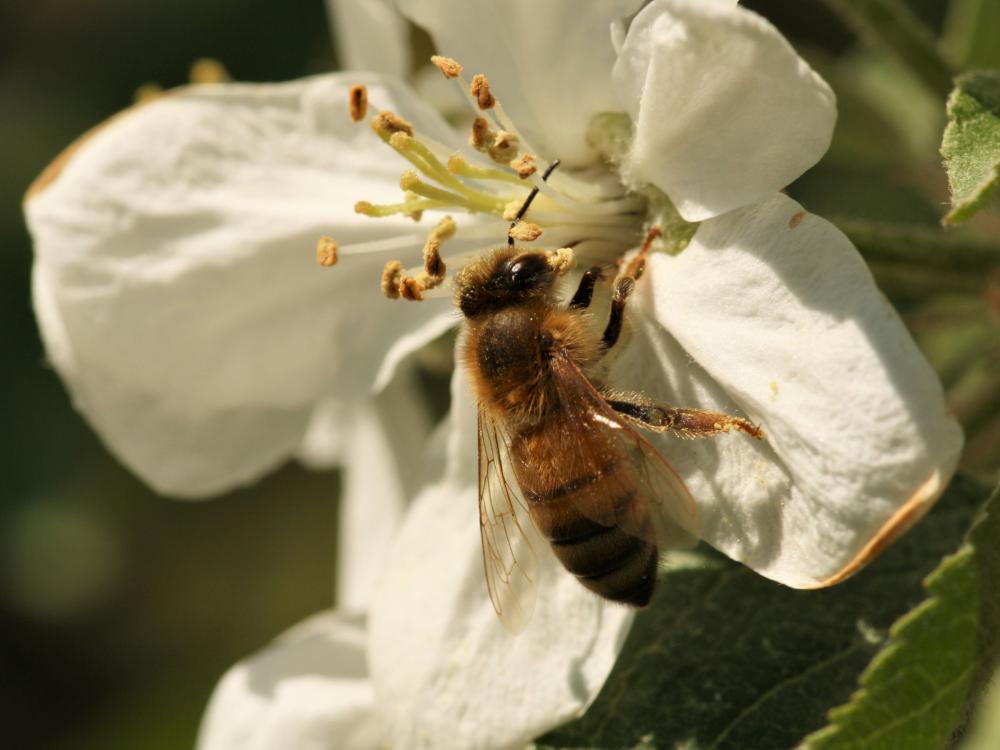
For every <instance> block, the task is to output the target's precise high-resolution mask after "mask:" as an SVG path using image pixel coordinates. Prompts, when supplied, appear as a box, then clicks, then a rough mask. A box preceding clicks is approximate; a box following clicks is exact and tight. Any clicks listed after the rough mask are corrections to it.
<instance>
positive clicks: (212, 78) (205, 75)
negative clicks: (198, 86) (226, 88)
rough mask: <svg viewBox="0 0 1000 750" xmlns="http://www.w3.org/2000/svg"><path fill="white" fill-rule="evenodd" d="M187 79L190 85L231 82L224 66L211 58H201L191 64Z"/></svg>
mask: <svg viewBox="0 0 1000 750" xmlns="http://www.w3.org/2000/svg"><path fill="white" fill-rule="evenodd" d="M188 78H189V79H190V80H191V83H226V82H228V81H230V80H232V79H231V78H230V76H229V71H228V70H226V66H225V65H223V64H222V63H220V62H219V61H218V60H213V59H212V58H211V57H203V58H201V59H200V60H195V61H194V62H193V63H191V70H190V71H188Z"/></svg>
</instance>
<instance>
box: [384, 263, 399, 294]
mask: <svg viewBox="0 0 1000 750" xmlns="http://www.w3.org/2000/svg"><path fill="white" fill-rule="evenodd" d="M402 276H403V264H402V263H400V262H399V261H398V260H390V261H389V262H388V263H386V264H385V267H384V268H383V269H382V294H383V295H384V296H385V297H387V298H388V299H399V282H400V279H401V278H402Z"/></svg>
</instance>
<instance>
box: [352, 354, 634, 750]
mask: <svg viewBox="0 0 1000 750" xmlns="http://www.w3.org/2000/svg"><path fill="white" fill-rule="evenodd" d="M452 393H453V402H452V403H453V405H454V407H455V408H454V411H453V415H452V419H453V425H454V427H453V430H452V435H451V444H450V458H449V470H448V473H447V477H446V479H445V481H443V482H442V483H440V484H438V485H436V486H433V487H430V488H429V489H427V490H426V491H425V492H424V493H423V494H422V495H421V496H420V497H419V498H418V499H417V500H416V501H415V503H414V505H413V507H412V508H411V510H410V513H409V515H408V516H407V518H406V521H405V523H404V525H403V528H402V530H401V532H400V535H399V537H398V538H397V541H396V543H395V545H394V547H393V550H392V560H391V561H390V563H389V564H388V566H387V569H386V576H385V578H384V579H383V581H382V583H381V585H380V586H379V589H378V591H377V593H376V598H375V602H374V604H373V609H372V611H371V638H370V651H369V658H370V663H371V667H372V679H373V681H374V683H375V694H376V700H377V703H378V705H379V706H380V707H384V708H385V712H386V713H385V718H386V720H387V721H388V722H389V727H388V728H389V731H390V740H391V742H390V744H391V746H393V747H405V748H420V747H426V748H438V747H461V748H469V749H470V750H471V749H474V748H491V749H494V750H495V749H498V748H521V747H524V745H525V744H527V743H528V742H530V741H531V740H532V739H533V738H534V737H537V736H539V735H540V734H542V733H544V732H545V731H546V730H548V729H551V728H553V727H555V726H558V725H560V724H562V723H564V722H566V721H568V720H569V719H571V718H573V717H575V716H577V715H579V714H580V713H581V712H582V711H583V710H584V709H585V708H586V707H587V706H588V705H589V704H590V702H591V701H592V700H593V699H594V697H596V695H597V692H598V691H599V690H600V688H601V686H602V685H603V683H604V680H605V679H606V677H607V674H608V672H609V671H610V669H611V667H612V665H613V664H614V660H615V657H616V656H617V654H618V651H619V649H620V648H621V645H622V643H623V641H624V638H625V635H626V633H627V631H628V628H629V626H630V624H631V621H632V615H631V613H630V612H629V611H628V610H627V609H625V608H623V607H619V606H614V605H611V604H608V603H607V602H604V601H603V600H601V599H599V598H598V597H596V596H594V595H593V594H591V593H590V592H588V591H586V590H585V589H584V588H583V587H582V586H581V585H580V584H579V583H578V582H577V581H576V580H575V579H573V577H572V576H570V575H569V574H568V573H566V572H565V571H563V570H562V569H561V568H558V564H557V563H554V557H553V556H551V555H550V556H548V558H546V560H547V561H548V563H547V565H545V566H543V570H542V571H541V577H540V583H539V586H540V591H539V597H538V603H537V605H536V607H535V612H534V616H533V618H532V620H531V622H530V624H529V625H528V627H527V628H526V629H525V630H524V631H523V632H522V633H521V634H520V635H518V636H516V637H514V636H511V635H510V634H509V633H507V631H506V630H504V628H503V626H502V625H501V624H500V622H499V620H498V619H497V616H496V614H495V613H494V611H493V607H492V605H491V604H490V600H489V597H488V595H487V592H486V585H485V583H484V579H483V567H482V552H481V550H480V541H479V520H478V510H477V500H476V438H475V434H476V433H475V414H474V408H473V406H472V403H471V396H470V395H469V394H468V392H467V387H466V386H465V383H464V373H461V372H459V373H457V374H456V384H455V386H454V387H453V389H452Z"/></svg>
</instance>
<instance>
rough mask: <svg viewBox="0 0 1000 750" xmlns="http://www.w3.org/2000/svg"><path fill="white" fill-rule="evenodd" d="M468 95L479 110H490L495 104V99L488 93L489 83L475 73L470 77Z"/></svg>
mask: <svg viewBox="0 0 1000 750" xmlns="http://www.w3.org/2000/svg"><path fill="white" fill-rule="evenodd" d="M469 93H470V94H472V96H473V98H474V99H475V100H476V104H478V105H479V108H480V109H492V108H493V106H494V105H495V104H496V103H497V100H496V97H494V96H493V94H492V93H490V82H489V81H488V80H487V79H486V76H484V75H483V74H482V73H476V75H474V76H473V77H472V85H471V86H469Z"/></svg>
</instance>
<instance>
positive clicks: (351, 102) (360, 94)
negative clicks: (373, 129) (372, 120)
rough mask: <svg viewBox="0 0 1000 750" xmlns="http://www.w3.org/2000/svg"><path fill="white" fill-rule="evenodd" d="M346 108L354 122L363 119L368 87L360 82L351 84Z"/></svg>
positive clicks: (366, 106) (365, 110)
mask: <svg viewBox="0 0 1000 750" xmlns="http://www.w3.org/2000/svg"><path fill="white" fill-rule="evenodd" d="M347 108H348V111H349V112H350V113H351V119H352V120H354V122H361V121H362V120H363V119H365V114H366V113H367V112H368V89H367V88H366V87H364V86H362V85H361V84H360V83H356V84H354V85H353V86H351V91H350V93H349V94H348V95H347Z"/></svg>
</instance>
